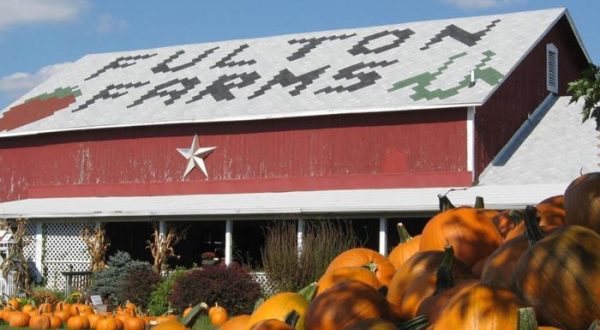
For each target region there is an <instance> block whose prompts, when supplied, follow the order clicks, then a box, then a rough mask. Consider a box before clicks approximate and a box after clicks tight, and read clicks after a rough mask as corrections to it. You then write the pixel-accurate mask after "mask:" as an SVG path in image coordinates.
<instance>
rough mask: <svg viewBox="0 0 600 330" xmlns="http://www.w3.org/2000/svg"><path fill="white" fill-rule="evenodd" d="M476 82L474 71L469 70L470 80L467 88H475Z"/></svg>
mask: <svg viewBox="0 0 600 330" xmlns="http://www.w3.org/2000/svg"><path fill="white" fill-rule="evenodd" d="M476 81H477V80H476V78H475V70H471V74H470V79H469V87H473V86H475V82H476Z"/></svg>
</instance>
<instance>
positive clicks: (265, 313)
mask: <svg viewBox="0 0 600 330" xmlns="http://www.w3.org/2000/svg"><path fill="white" fill-rule="evenodd" d="M307 308H308V301H307V300H306V299H305V298H304V297H303V296H302V295H300V294H298V293H296V292H282V293H279V294H276V295H274V296H273V297H271V298H269V299H267V300H265V302H263V303H262V304H261V305H260V306H259V307H258V308H257V309H256V310H255V311H254V312H253V313H252V315H251V316H250V319H249V320H248V322H247V323H246V326H247V328H248V329H249V328H251V327H252V326H253V325H254V324H256V323H258V322H260V321H263V320H268V319H277V320H280V321H284V320H285V318H286V316H288V314H289V313H290V312H291V311H292V310H295V311H296V312H297V313H298V314H299V315H300V318H299V320H298V323H297V324H296V329H304V314H305V313H306V309H307Z"/></svg>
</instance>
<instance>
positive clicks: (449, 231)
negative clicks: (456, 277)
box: [419, 207, 503, 267]
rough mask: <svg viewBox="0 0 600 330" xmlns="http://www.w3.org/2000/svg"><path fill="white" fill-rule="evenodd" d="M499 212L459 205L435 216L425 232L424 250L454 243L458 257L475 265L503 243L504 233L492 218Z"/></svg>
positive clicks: (422, 234) (422, 244)
mask: <svg viewBox="0 0 600 330" xmlns="http://www.w3.org/2000/svg"><path fill="white" fill-rule="evenodd" d="M497 213H498V212H497V211H493V210H486V209H477V208H472V207H459V208H456V209H450V210H447V211H444V212H440V213H438V214H437V215H435V216H434V217H433V218H431V219H430V220H429V221H428V222H427V224H426V225H425V228H423V232H422V233H421V240H420V245H419V247H420V250H421V251H429V250H438V251H442V250H444V247H445V246H446V245H448V244H449V245H452V247H453V248H454V255H455V257H456V259H458V260H460V261H462V262H463V263H465V264H466V265H467V266H468V267H473V266H474V265H475V264H476V263H477V262H478V261H479V260H480V259H482V258H485V257H487V256H488V255H490V254H491V253H492V252H494V250H495V249H496V248H497V247H498V246H500V244H501V243H502V241H503V238H502V236H501V235H500V233H499V232H498V230H497V229H496V226H494V224H493V223H492V221H491V219H492V218H493V217H494V216H495V215H496V214H497Z"/></svg>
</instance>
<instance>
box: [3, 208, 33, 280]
mask: <svg viewBox="0 0 600 330" xmlns="http://www.w3.org/2000/svg"><path fill="white" fill-rule="evenodd" d="M26 226H27V219H23V218H21V219H17V220H15V221H10V222H9V221H8V220H5V219H2V220H0V229H3V230H10V231H11V232H12V244H10V246H9V248H8V253H7V255H6V258H4V260H3V261H2V264H0V270H1V271H2V276H3V277H4V278H6V277H7V276H8V274H9V273H10V272H12V271H14V272H15V273H14V275H13V278H14V280H15V283H16V285H17V288H18V289H19V290H22V291H28V290H29V288H30V284H31V277H30V276H31V275H30V274H29V262H28V261H27V259H26V258H25V256H24V255H23V251H24V250H25V247H26V246H27V245H29V244H30V243H31V241H32V240H31V238H30V237H27V228H26Z"/></svg>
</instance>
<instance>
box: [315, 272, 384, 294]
mask: <svg viewBox="0 0 600 330" xmlns="http://www.w3.org/2000/svg"><path fill="white" fill-rule="evenodd" d="M349 280H354V281H360V282H363V283H365V284H367V285H369V286H372V287H373V288H375V289H380V288H381V287H382V286H383V284H381V282H379V280H378V279H377V277H376V276H375V273H374V272H373V271H371V270H370V269H368V268H365V267H343V268H336V269H334V270H331V271H329V272H326V273H325V274H323V276H321V278H320V279H319V282H318V283H317V294H321V293H323V292H324V291H325V290H327V289H329V288H330V287H332V286H334V285H336V284H338V283H340V282H343V281H349Z"/></svg>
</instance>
